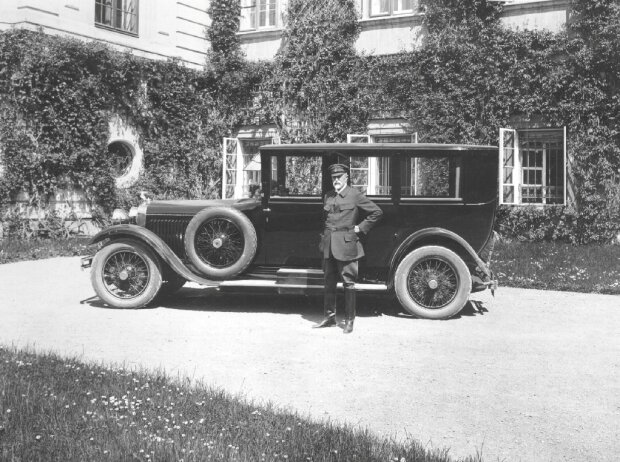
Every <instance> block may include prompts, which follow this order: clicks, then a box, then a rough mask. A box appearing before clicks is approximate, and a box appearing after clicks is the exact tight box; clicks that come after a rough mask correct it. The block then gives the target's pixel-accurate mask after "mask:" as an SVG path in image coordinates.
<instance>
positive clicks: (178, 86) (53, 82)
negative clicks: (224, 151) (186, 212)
mask: <svg viewBox="0 0 620 462" xmlns="http://www.w3.org/2000/svg"><path fill="white" fill-rule="evenodd" d="M256 67H257V66H256V65H253V66H250V65H248V66H245V67H244V68H243V70H242V71H240V72H239V74H240V75H238V76H237V79H236V80H235V81H232V82H231V79H222V78H221V73H222V70H221V69H219V68H218V67H217V66H211V68H210V70H209V71H208V72H198V71H194V70H190V69H187V68H185V67H183V66H180V65H178V64H177V63H176V62H174V61H151V60H146V59H142V58H137V57H135V56H132V55H130V54H123V53H119V52H117V51H113V50H111V49H110V48H109V47H107V46H105V45H103V44H99V43H96V42H89V43H86V42H83V41H79V40H74V39H67V38H60V37H56V36H49V35H46V34H43V33H40V32H29V31H22V30H16V31H9V32H5V33H2V34H0V149H1V159H0V161H1V163H2V165H3V170H4V173H3V175H2V176H0V206H2V205H4V206H5V207H6V206H7V205H8V203H9V202H10V201H11V200H12V199H14V198H15V197H16V196H17V195H18V194H20V193H21V194H22V195H23V194H24V193H25V194H26V196H27V197H29V200H30V202H31V203H32V204H33V205H35V206H40V207H42V208H45V207H46V204H47V203H48V201H49V199H50V197H52V196H53V194H54V193H55V192H56V191H58V190H59V189H75V188H78V189H81V190H83V191H84V194H85V196H86V198H87V200H89V201H91V202H92V203H93V204H96V205H98V206H100V207H101V208H102V209H103V210H104V211H109V210H111V209H113V208H114V207H116V206H118V205H128V203H133V204H135V203H136V201H139V195H138V192H139V191H140V190H146V191H148V192H150V193H151V194H152V195H154V196H155V197H157V198H199V197H217V196H218V195H219V192H220V189H219V188H220V184H219V182H220V173H219V172H220V169H221V166H220V164H221V147H220V146H221V140H222V137H224V136H230V134H231V131H232V130H233V129H234V127H235V125H236V124H238V119H239V117H240V115H239V111H238V110H237V109H236V108H237V107H238V106H239V104H240V101H242V100H243V98H244V97H246V98H247V95H248V94H249V91H250V90H251V89H252V88H253V87H254V85H255V84H256V82H255V80H256V79H255V78H254V77H252V75H251V74H252V73H253V72H254V69H255V68H256ZM225 71H226V72H230V69H226V70H225ZM256 74H257V73H256ZM231 95H232V96H231ZM115 117H120V118H121V119H122V120H123V121H124V122H125V123H126V124H128V125H129V126H131V127H133V128H134V129H135V130H136V131H137V134H138V138H139V142H140V147H141V149H142V151H143V152H144V161H143V164H144V165H143V167H144V169H143V172H142V174H141V175H140V177H139V181H138V183H136V184H135V185H134V186H133V187H132V188H130V189H129V190H125V189H118V188H116V187H115V178H114V170H115V164H116V163H117V161H118V159H115V158H114V156H110V155H108V152H107V146H108V138H109V136H110V130H109V121H110V120H111V119H112V118H115Z"/></svg>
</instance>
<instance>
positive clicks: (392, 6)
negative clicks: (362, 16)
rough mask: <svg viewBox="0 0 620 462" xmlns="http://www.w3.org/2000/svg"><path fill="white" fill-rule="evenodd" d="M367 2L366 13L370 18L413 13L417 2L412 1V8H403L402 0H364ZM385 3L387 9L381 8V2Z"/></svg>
mask: <svg viewBox="0 0 620 462" xmlns="http://www.w3.org/2000/svg"><path fill="white" fill-rule="evenodd" d="M366 1H367V2H368V3H367V4H368V13H369V17H371V18H380V17H389V16H400V15H405V14H413V13H415V9H416V6H417V4H418V2H416V1H415V0H414V1H413V5H412V8H410V9H404V8H403V1H404V0H366ZM382 2H385V3H387V9H385V10H381V9H380V6H381V3H382Z"/></svg>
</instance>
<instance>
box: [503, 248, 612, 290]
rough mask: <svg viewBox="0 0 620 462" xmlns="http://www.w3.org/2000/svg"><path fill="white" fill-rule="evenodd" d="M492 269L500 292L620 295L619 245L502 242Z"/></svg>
mask: <svg viewBox="0 0 620 462" xmlns="http://www.w3.org/2000/svg"><path fill="white" fill-rule="evenodd" d="M491 268H492V269H493V271H494V272H495V274H496V276H497V277H498V279H499V285H500V288H501V286H507V287H523V288H528V289H548V290H566V291H572V292H592V293H601V294H620V245H581V246H574V245H570V244H560V243H552V242H542V243H541V242H518V241H512V242H499V243H498V244H497V245H496V247H495V252H494V254H493V258H492V262H491Z"/></svg>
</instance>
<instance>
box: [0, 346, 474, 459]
mask: <svg viewBox="0 0 620 462" xmlns="http://www.w3.org/2000/svg"><path fill="white" fill-rule="evenodd" d="M0 460H24V461H26V460H41V461H48V460H50V461H51V460H62V461H74V460H75V461H85V460H110V461H116V460H136V461H155V460H170V461H172V460H174V461H181V460H183V461H206V460H226V461H275V460H277V461H347V462H349V461H381V462H388V461H394V462H413V461H419V462H422V461H428V462H439V461H445V462H447V461H451V460H453V459H452V458H451V457H449V455H448V452H447V451H446V450H443V451H435V452H430V451H427V450H426V449H424V448H423V447H422V445H420V444H419V443H417V442H416V441H414V440H411V441H409V442H407V443H405V444H401V443H396V442H394V441H390V440H386V439H380V438H377V437H375V436H373V435H371V434H370V433H369V432H368V431H365V430H363V429H353V428H350V427H346V426H337V425H333V424H319V423H316V422H313V421H311V420H308V419H306V418H304V417H301V416H299V415H298V414H295V413H293V412H286V411H282V410H278V409H275V408H274V407H272V406H270V405H261V406H258V405H254V404H252V403H249V402H245V401H244V400H242V399H237V398H234V397H231V396H229V395H227V394H226V393H224V392H222V391H218V390H213V389H210V388H208V387H205V386H201V385H197V386H191V385H190V383H189V382H188V381H187V380H185V381H179V380H171V379H170V378H168V377H166V376H165V375H163V374H156V373H145V372H135V371H130V370H125V369H122V368H113V369H108V368H104V367H100V366H95V365H88V364H84V363H81V362H79V361H77V360H62V359H60V358H59V357H57V356H55V355H51V354H42V355H41V354H32V353H30V352H24V351H16V350H15V349H13V348H4V347H0ZM462 460H463V459H462ZM464 460H466V461H479V460H482V459H481V457H480V456H479V455H476V456H475V457H468V458H466V459H464Z"/></svg>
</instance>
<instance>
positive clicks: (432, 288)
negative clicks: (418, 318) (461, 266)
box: [407, 257, 459, 309]
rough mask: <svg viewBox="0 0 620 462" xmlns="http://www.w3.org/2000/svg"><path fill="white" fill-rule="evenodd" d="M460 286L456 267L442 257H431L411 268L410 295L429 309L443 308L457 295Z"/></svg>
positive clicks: (408, 279) (408, 285)
mask: <svg viewBox="0 0 620 462" xmlns="http://www.w3.org/2000/svg"><path fill="white" fill-rule="evenodd" d="M458 286H459V280H458V274H457V272H456V269H455V268H454V267H453V266H452V265H451V264H450V263H449V262H447V261H445V260H444V259H442V258H436V257H429V258H425V259H422V260H420V262H419V263H418V264H416V265H415V266H414V267H412V268H411V270H410V271H409V275H408V278H407V289H408V290H409V295H410V296H411V298H412V299H413V300H415V302H416V303H418V304H419V305H421V306H423V307H424V308H429V309H438V308H443V307H444V306H446V305H447V304H448V303H450V302H451V301H452V300H454V297H456V294H457V289H458Z"/></svg>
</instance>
